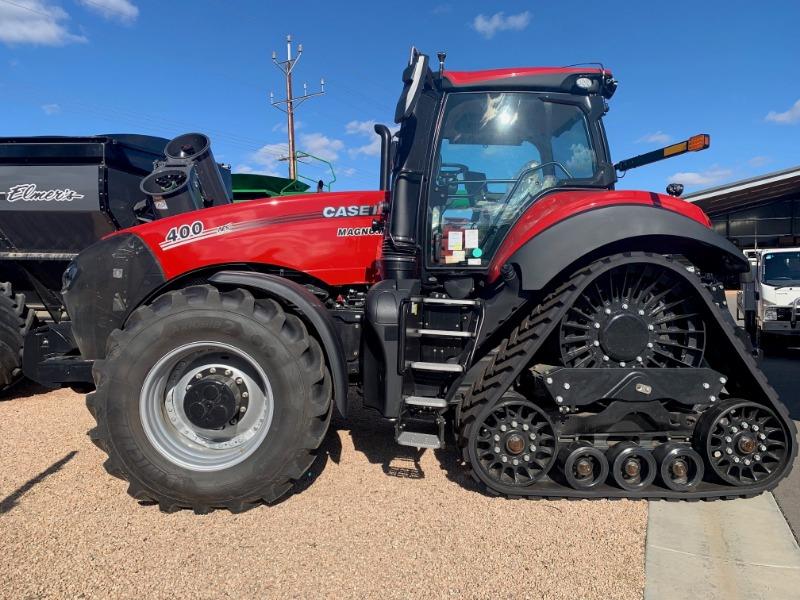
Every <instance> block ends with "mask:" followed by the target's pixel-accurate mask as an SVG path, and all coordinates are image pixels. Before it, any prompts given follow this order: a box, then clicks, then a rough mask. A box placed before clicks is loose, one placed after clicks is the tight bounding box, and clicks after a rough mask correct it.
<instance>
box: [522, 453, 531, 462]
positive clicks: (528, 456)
mask: <svg viewBox="0 0 800 600" xmlns="http://www.w3.org/2000/svg"><path fill="white" fill-rule="evenodd" d="M530 459H531V455H530V454H525V455H523V456H522V460H524V461H525V462H528V461H530Z"/></svg>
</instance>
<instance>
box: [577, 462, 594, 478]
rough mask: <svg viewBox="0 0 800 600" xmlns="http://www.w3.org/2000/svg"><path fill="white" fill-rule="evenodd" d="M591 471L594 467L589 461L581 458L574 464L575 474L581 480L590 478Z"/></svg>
mask: <svg viewBox="0 0 800 600" xmlns="http://www.w3.org/2000/svg"><path fill="white" fill-rule="evenodd" d="M593 471H594V465H593V464H592V461H591V459H588V458H581V459H580V460H578V462H576V463H575V472H576V473H577V474H578V476H579V477H581V478H583V477H591V475H592V472H593Z"/></svg>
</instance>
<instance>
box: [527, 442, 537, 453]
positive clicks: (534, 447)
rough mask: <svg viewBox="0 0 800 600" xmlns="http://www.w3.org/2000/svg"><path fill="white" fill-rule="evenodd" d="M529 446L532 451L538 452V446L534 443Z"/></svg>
mask: <svg viewBox="0 0 800 600" xmlns="http://www.w3.org/2000/svg"><path fill="white" fill-rule="evenodd" d="M528 448H529V449H530V451H531V452H536V446H535V445H534V444H531V445H530V446H528Z"/></svg>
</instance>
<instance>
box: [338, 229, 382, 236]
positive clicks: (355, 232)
mask: <svg viewBox="0 0 800 600" xmlns="http://www.w3.org/2000/svg"><path fill="white" fill-rule="evenodd" d="M336 235H337V236H338V237H359V236H362V235H383V232H381V231H373V230H372V227H339V228H338V229H337V230H336Z"/></svg>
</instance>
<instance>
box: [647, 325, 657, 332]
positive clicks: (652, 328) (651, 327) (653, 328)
mask: <svg viewBox="0 0 800 600" xmlns="http://www.w3.org/2000/svg"><path fill="white" fill-rule="evenodd" d="M647 329H648V330H649V331H655V329H656V328H655V327H653V326H652V325H648V326H647Z"/></svg>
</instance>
